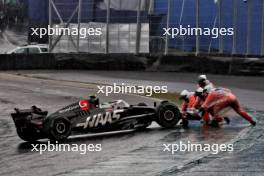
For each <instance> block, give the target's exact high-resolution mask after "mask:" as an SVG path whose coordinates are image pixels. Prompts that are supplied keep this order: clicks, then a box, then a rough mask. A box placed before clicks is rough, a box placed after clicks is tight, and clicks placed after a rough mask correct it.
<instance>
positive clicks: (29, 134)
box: [16, 128, 39, 142]
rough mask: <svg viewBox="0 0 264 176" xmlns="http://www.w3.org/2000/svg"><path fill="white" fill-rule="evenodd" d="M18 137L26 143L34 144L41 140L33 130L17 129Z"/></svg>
mask: <svg viewBox="0 0 264 176" xmlns="http://www.w3.org/2000/svg"><path fill="white" fill-rule="evenodd" d="M16 131H17V135H18V136H19V137H20V138H21V139H22V140H24V141H27V142H34V141H36V140H38V139H39V137H38V134H37V132H36V131H35V130H34V129H31V128H28V129H26V128H17V130H16Z"/></svg>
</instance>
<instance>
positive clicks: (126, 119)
mask: <svg viewBox="0 0 264 176" xmlns="http://www.w3.org/2000/svg"><path fill="white" fill-rule="evenodd" d="M11 116H12V118H13V120H14V122H15V126H16V130H17V134H18V136H19V137H20V138H21V139H23V140H25V141H29V142H33V141H36V140H38V139H43V138H49V139H50V140H56V141H62V140H65V139H67V138H68V136H70V135H74V133H75V134H84V133H89V132H95V133H96V132H107V131H115V130H126V129H145V128H147V127H148V126H149V125H150V124H151V123H152V122H153V121H156V122H157V123H158V124H159V125H160V126H162V127H165V128H171V127H174V126H175V125H176V124H177V123H178V121H179V120H180V119H181V114H180V111H179V109H178V107H177V106H176V105H174V104H172V103H170V102H168V101H163V102H161V103H160V104H159V105H158V106H156V103H154V107H150V106H147V105H146V104H145V103H139V104H137V105H129V104H128V103H127V102H125V101H124V100H117V101H113V102H107V103H102V104H100V103H99V99H98V98H96V97H94V96H91V97H89V98H88V99H85V100H81V101H78V102H76V103H73V104H71V105H68V106H66V107H64V108H62V109H60V110H58V111H56V112H54V113H52V114H49V115H48V112H47V111H42V110H41V109H40V108H38V107H36V106H32V107H31V109H23V110H20V109H15V113H12V114H11Z"/></svg>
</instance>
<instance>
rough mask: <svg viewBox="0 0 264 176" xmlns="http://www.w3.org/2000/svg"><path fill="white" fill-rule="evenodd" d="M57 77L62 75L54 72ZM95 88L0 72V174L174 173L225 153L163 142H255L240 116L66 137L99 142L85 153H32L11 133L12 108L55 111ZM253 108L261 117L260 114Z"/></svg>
mask: <svg viewBox="0 0 264 176" xmlns="http://www.w3.org/2000/svg"><path fill="white" fill-rule="evenodd" d="M48 75H52V76H50V78H56V75H57V74H55V73H52V74H50V73H49V74H48ZM66 75H67V74H66ZM71 75H72V74H71ZM59 76H62V75H57V77H59ZM75 76H76V75H75ZM86 76H87V77H88V78H91V77H89V76H88V75H86ZM83 77H85V75H82V74H80V75H79V76H76V77H75V79H74V81H82V82H85V81H83V79H82V78H83ZM80 79H81V80H80ZM114 79H115V78H113V80H114ZM107 80H108V81H109V79H107ZM116 80H118V79H116ZM119 80H120V79H119ZM71 81H72V80H71ZM96 91H97V89H96V87H95V85H93V84H85V83H78V82H69V81H56V80H48V79H37V78H26V77H23V76H20V75H13V74H7V73H0V103H1V106H0V108H1V112H0V139H1V140H0V148H1V150H0V175H1V176H2V175H40V174H41V175H80V176H84V175H85V176H86V175H95V176H96V175H175V174H181V173H182V172H184V171H188V170H190V169H192V168H193V165H195V163H196V162H199V161H200V160H206V159H207V158H209V159H207V160H208V161H210V160H212V158H221V157H222V156H223V155H227V154H230V153H226V152H224V153H220V154H218V155H212V154H210V153H207V152H177V153H176V154H174V155H172V154H170V153H168V152H163V146H162V145H163V144H164V143H166V144H167V143H178V142H179V141H183V142H187V141H188V140H189V141H192V142H193V143H195V142H199V143H209V144H213V143H216V144H221V143H233V142H235V144H236V143H237V144H238V145H235V150H243V149H244V148H247V146H248V145H250V144H251V143H254V141H250V142H249V141H248V140H245V139H247V138H248V136H249V135H251V134H252V133H253V131H254V128H251V127H249V126H248V124H247V123H246V122H244V121H243V120H242V119H240V118H233V119H232V122H231V125H225V126H223V127H222V128H219V129H216V128H210V127H203V126H201V125H200V124H199V123H198V122H192V123H191V125H190V127H191V128H190V129H188V130H183V129H181V128H179V127H175V128H174V129H170V130H167V129H162V128H160V127H159V126H158V125H157V124H155V123H153V124H152V126H151V127H150V128H149V129H147V130H146V131H143V132H133V131H127V132H122V133H116V134H108V135H107V134H100V135H96V136H94V135H86V136H83V137H79V138H71V139H69V141H67V142H68V143H72V144H73V143H77V144H83V143H85V144H90V143H91V144H99V143H100V144H102V151H101V152H89V153H87V154H85V155H81V154H79V153H78V152H46V153H44V154H42V155H40V154H39V153H37V152H31V149H32V148H31V146H30V145H29V144H27V143H24V142H23V141H21V140H20V139H19V138H18V136H17V135H16V132H15V127H14V124H13V122H12V120H11V118H10V117H9V114H10V113H11V112H12V109H13V108H14V107H20V108H27V107H29V106H31V105H33V104H35V105H38V106H40V107H42V108H45V109H48V110H50V111H54V110H56V109H58V108H60V107H62V106H64V105H67V104H68V103H70V102H73V101H75V100H78V99H80V98H81V97H86V96H87V95H89V94H93V93H95V92H96ZM101 98H102V99H103V100H105V101H107V100H111V99H120V98H122V99H125V100H126V101H128V102H129V103H132V104H133V103H138V102H142V101H144V102H147V103H148V104H150V105H151V104H152V103H153V100H150V99H145V98H143V97H138V96H134V95H113V96H111V97H104V96H102V97H101ZM254 98H255V97H254ZM256 98H258V97H256ZM252 113H253V114H255V115H256V116H257V118H258V119H259V121H261V116H263V115H262V113H259V114H258V113H257V112H255V111H254V112H252ZM260 130H262V129H261V128H260V129H259V132H258V133H261V132H262V131H260ZM256 137H257V135H256ZM242 139H244V142H243V140H242ZM241 141H242V142H241ZM43 142H44V143H45V142H47V141H45V140H44V141H43ZM231 155H232V153H231ZM198 175H199V174H198ZM201 175H203V172H201Z"/></svg>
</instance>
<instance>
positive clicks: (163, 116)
mask: <svg viewBox="0 0 264 176" xmlns="http://www.w3.org/2000/svg"><path fill="white" fill-rule="evenodd" d="M157 110H158V112H157V113H158V117H157V120H156V121H157V123H158V124H159V125H160V126H162V127H164V128H172V127H174V126H175V125H176V124H177V123H178V122H179V120H180V119H181V113H180V110H179V108H178V107H177V106H176V105H174V104H172V103H169V102H162V103H161V104H160V105H159V107H158V109H157Z"/></svg>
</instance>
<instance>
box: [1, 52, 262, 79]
mask: <svg viewBox="0 0 264 176" xmlns="http://www.w3.org/2000/svg"><path fill="white" fill-rule="evenodd" d="M17 69H85V70H142V71H175V72H198V73H201V72H202V73H215V74H237V75H239V74H243V75H264V58H254V57H250V58H244V57H241V56H234V57H230V56H224V55H222V56H220V55H215V56H212V55H211V56H202V55H200V56H194V55H185V56H149V55H139V56H135V55H133V54H109V55H106V54H38V55H0V70H17Z"/></svg>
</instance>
